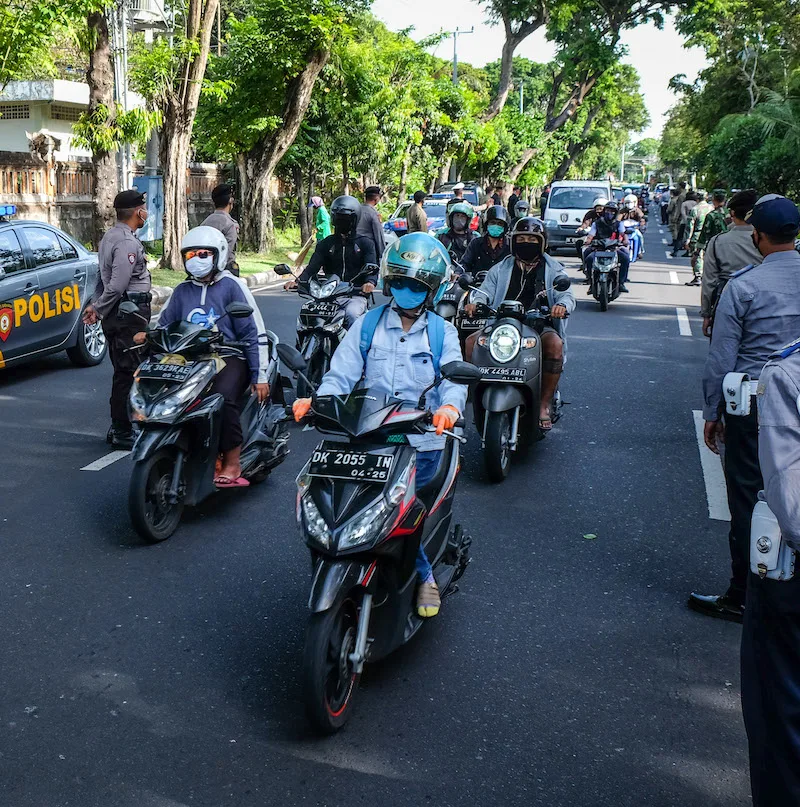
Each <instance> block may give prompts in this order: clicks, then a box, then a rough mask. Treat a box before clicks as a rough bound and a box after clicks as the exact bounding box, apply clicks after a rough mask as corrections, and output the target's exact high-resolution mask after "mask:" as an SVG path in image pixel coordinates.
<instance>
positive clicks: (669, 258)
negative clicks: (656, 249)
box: [664, 250, 673, 261]
mask: <svg viewBox="0 0 800 807" xmlns="http://www.w3.org/2000/svg"><path fill="white" fill-rule="evenodd" d="M664 254H665V255H666V256H667V260H669V261H671V260H672V257H673V255H672V253H671V252H670V251H669V250H665V252H664Z"/></svg>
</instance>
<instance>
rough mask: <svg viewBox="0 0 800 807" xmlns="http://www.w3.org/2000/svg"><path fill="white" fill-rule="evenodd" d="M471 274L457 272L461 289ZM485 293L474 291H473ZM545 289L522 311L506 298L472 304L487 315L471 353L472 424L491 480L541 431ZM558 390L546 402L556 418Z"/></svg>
mask: <svg viewBox="0 0 800 807" xmlns="http://www.w3.org/2000/svg"><path fill="white" fill-rule="evenodd" d="M470 280H471V278H470V277H469V276H468V275H465V276H462V277H461V279H460V281H459V282H460V283H461V284H462V287H464V288H472V286H471V285H470ZM569 287H570V279H569V278H568V277H567V276H566V275H564V276H561V277H558V278H557V279H556V281H555V283H554V284H553V288H554V289H555V290H556V291H566V290H567V289H568V288H569ZM474 291H476V292H479V293H480V294H482V295H483V296H484V297H485V294H484V293H483V292H480V290H479V289H477V288H476V289H474ZM546 293H547V290H544V291H543V292H541V301H537V304H536V305H535V306H534V307H533V308H532V309H531V310H530V311H527V312H526V311H525V309H524V308H523V305H522V303H520V302H519V301H517V300H506V301H504V302H502V303H501V304H500V306H499V307H498V308H497V309H496V310H495V309H494V308H491V307H490V306H488V305H486V304H484V303H477V305H478V309H477V311H476V313H477V314H478V315H479V316H481V315H482V316H484V317H487V318H488V324H487V325H486V327H485V328H483V329H482V331H481V335H480V336H479V337H478V339H477V341H476V343H475V346H474V349H473V351H472V363H473V364H475V365H476V366H477V367H478V368H479V370H480V373H481V381H480V382H479V383H478V385H477V386H476V387H475V388H474V389H473V391H472V409H473V413H474V415H475V426H476V428H477V429H478V432H479V434H480V435H481V447H482V448H483V458H484V463H485V467H486V473H487V475H488V476H489V479H490V480H491V481H492V482H502V481H503V480H504V479H505V478H506V476H508V471H509V467H510V465H511V454H512V453H513V452H515V451H517V450H520V449H521V450H523V451H524V450H526V449H527V448H528V447H529V446H531V445H532V444H533V443H535V442H536V441H537V440H539V439H541V438H542V437H544V435H545V432H542V430H541V429H540V428H539V403H540V400H541V391H542V343H541V338H540V337H541V333H542V331H543V330H544V327H545V326H546V325H551V326H552V324H553V321H552V319H551V318H550V308H549V306H548V304H547V297H546ZM561 408H562V402H561V394H560V393H559V392H558V390H556V392H555V395H554V396H553V401H552V403H551V405H550V412H551V418H552V421H553V423H556V422H557V421H558V420H559V419H560V417H561Z"/></svg>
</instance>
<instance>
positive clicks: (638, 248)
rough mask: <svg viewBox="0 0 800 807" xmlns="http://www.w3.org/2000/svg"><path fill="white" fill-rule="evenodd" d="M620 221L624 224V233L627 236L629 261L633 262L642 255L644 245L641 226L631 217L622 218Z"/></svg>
mask: <svg viewBox="0 0 800 807" xmlns="http://www.w3.org/2000/svg"><path fill="white" fill-rule="evenodd" d="M622 223H623V224H624V225H625V235H627V236H628V241H629V243H630V247H629V248H628V251H629V253H630V258H631V263H635V262H636V261H638V260H639V258H640V257H641V255H642V252H643V247H644V237H643V235H642V226H641V224H640V223H639V222H638V221H634V220H633V219H623V220H622Z"/></svg>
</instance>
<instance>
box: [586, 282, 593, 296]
mask: <svg viewBox="0 0 800 807" xmlns="http://www.w3.org/2000/svg"><path fill="white" fill-rule="evenodd" d="M586 293H587V294H591V293H592V284H591V283H589V288H588V289H586Z"/></svg>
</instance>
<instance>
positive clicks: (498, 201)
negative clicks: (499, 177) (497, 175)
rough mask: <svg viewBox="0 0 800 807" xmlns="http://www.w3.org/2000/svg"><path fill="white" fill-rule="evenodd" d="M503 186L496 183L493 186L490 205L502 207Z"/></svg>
mask: <svg viewBox="0 0 800 807" xmlns="http://www.w3.org/2000/svg"><path fill="white" fill-rule="evenodd" d="M504 189H505V186H504V185H503V184H502V183H500V182H498V183H497V184H496V185H495V186H494V193H493V194H492V204H493V205H502V204H503V190H504Z"/></svg>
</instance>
